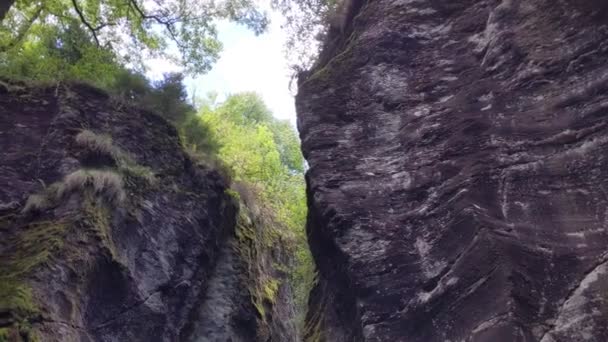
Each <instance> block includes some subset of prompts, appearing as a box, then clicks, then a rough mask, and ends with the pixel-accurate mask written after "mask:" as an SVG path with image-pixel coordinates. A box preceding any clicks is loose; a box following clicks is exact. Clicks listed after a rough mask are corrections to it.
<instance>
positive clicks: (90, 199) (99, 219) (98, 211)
mask: <svg viewBox="0 0 608 342" xmlns="http://www.w3.org/2000/svg"><path fill="white" fill-rule="evenodd" d="M82 213H83V219H82V221H81V224H82V226H83V228H84V229H88V230H90V231H91V232H92V233H93V234H94V235H95V236H97V237H98V238H99V241H101V243H102V246H103V247H106V248H107V249H108V251H109V252H110V255H111V256H112V257H113V258H114V259H115V260H117V259H118V257H117V256H118V254H117V251H116V246H115V245H114V242H113V241H112V237H111V229H112V226H111V218H112V213H111V209H110V208H109V207H108V206H107V205H104V204H103V203H101V202H99V201H96V200H95V195H94V194H93V193H91V192H86V193H85V195H84V201H83V205H82Z"/></svg>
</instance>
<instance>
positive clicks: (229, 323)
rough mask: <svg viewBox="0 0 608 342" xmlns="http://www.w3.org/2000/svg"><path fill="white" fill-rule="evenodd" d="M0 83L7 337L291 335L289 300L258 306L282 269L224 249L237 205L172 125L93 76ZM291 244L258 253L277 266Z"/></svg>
mask: <svg viewBox="0 0 608 342" xmlns="http://www.w3.org/2000/svg"><path fill="white" fill-rule="evenodd" d="M1 89H2V91H1V93H0V146H2V148H1V149H0V160H1V163H0V184H1V187H0V341H9V342H13V341H44V342H55V341H56V342H67V341H83V342H84V341H108V342H109V341H116V342H124V341H146V342H147V341H171V342H174V341H188V340H193V334H195V332H196V331H198V330H200V329H199V326H201V325H205V324H207V325H209V326H211V331H209V334H208V335H207V334H206V335H203V336H197V337H198V338H197V339H195V340H196V341H228V340H229V339H224V338H214V336H228V335H227V334H228V333H226V332H227V331H232V330H236V331H246V332H247V333H246V334H245V335H243V336H244V337H243V338H242V339H239V340H234V341H293V340H294V338H295V337H294V334H295V329H294V328H293V326H292V325H289V324H288V323H289V322H291V318H292V316H290V314H292V313H293V310H292V311H289V310H287V311H279V310H274V309H273V307H274V306H286V307H289V306H290V305H292V304H291V303H290V302H289V301H287V300H286V298H284V297H277V298H274V300H275V301H274V302H272V303H268V304H267V305H268V310H267V312H266V315H265V316H264V317H262V315H260V313H259V312H258V310H257V309H256V307H255V306H254V303H255V302H256V301H257V300H258V297H259V293H256V292H254V291H252V289H254V288H255V286H254V285H255V284H258V283H260V282H262V281H263V280H265V279H268V278H270V277H271V276H272V277H275V278H276V279H277V284H280V285H277V286H278V290H277V291H279V290H280V291H283V292H289V291H290V289H289V287H288V286H289V285H288V283H287V282H286V281H283V280H285V274H281V273H278V272H275V270H274V269H273V268H267V269H266V270H265V271H266V272H267V273H262V272H260V273H256V274H254V273H252V272H248V268H250V267H251V265H250V263H252V262H257V261H258V259H257V258H244V257H243V256H242V255H241V254H235V253H232V254H231V257H227V256H226V255H227V253H226V251H229V250H231V248H233V246H234V245H235V243H234V241H235V240H236V233H237V232H238V227H237V221H238V220H237V217H239V215H240V214H239V207H240V205H239V203H237V201H236V200H235V199H234V198H233V196H231V195H229V194H228V193H227V192H226V189H227V186H228V185H227V183H226V181H225V180H224V179H223V178H222V177H221V176H220V174H219V173H218V172H216V171H214V170H213V169H211V168H209V167H206V166H204V165H202V164H198V163H195V162H194V161H193V160H192V159H191V158H190V157H189V156H188V155H187V154H186V153H185V151H184V150H183V148H182V146H181V144H180V141H179V137H178V134H177V131H176V130H175V128H173V127H172V126H171V125H169V124H168V123H167V122H166V121H165V120H164V119H162V118H160V117H159V116H157V115H155V114H153V113H149V112H146V111H143V110H141V109H137V108H134V107H131V106H128V105H126V104H125V103H122V102H117V101H115V100H114V99H111V98H110V97H108V96H107V95H106V94H105V93H103V92H101V91H99V90H97V89H94V88H91V87H89V86H87V85H83V84H72V85H57V86H39V87H31V86H28V85H25V84H19V83H11V82H9V83H5V84H3V87H2V88H1ZM250 229H251V230H252V231H254V232H255V231H256V230H257V229H266V228H265V227H262V226H259V225H258V226H256V225H253V226H251V227H250ZM237 245H238V244H237ZM281 247H282V246H281V245H278V246H276V247H274V249H266V250H257V252H258V253H259V255H262V256H264V257H265V258H266V259H267V260H268V262H269V263H270V262H274V264H273V265H277V267H279V266H283V265H284V263H286V262H289V257H288V256H285V255H282V259H279V258H272V257H270V256H269V255H280V253H281V252H282V251H281ZM271 272H273V273H271ZM258 275H260V276H264V279H257V278H256V276H258ZM226 279H239V281H240V283H239V285H240V286H241V287H240V288H239V289H238V291H235V288H233V287H231V286H234V284H228V286H222V285H221V284H222V283H223V282H225V281H226ZM271 279H274V278H271ZM218 297H224V300H223V301H214V298H218ZM277 312H281V313H282V314H284V315H283V316H281V317H275V316H274V315H275V313H277ZM219 313H222V315H219ZM222 320H223V321H222ZM209 322H211V323H213V324H208V323H209ZM277 322H278V323H277ZM281 329H282V330H281Z"/></svg>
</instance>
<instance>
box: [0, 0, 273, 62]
mask: <svg viewBox="0 0 608 342" xmlns="http://www.w3.org/2000/svg"><path fill="white" fill-rule="evenodd" d="M11 2H13V3H14V4H13V5H12V6H11V8H10V11H9V12H8V14H7V15H6V16H5V17H4V18H2V16H1V15H0V21H1V24H2V25H1V26H0V51H6V50H8V49H10V48H12V47H15V46H19V45H21V44H22V43H23V42H24V41H28V40H31V37H32V36H37V33H36V29H37V28H40V27H45V28H47V27H49V26H56V27H61V28H63V29H66V28H68V27H73V26H74V25H77V26H78V27H79V28H80V30H81V31H86V34H87V36H89V37H90V39H92V40H93V41H94V42H95V45H96V46H98V47H103V48H104V49H105V50H108V51H110V53H111V54H113V55H115V56H117V57H119V58H120V60H121V62H122V63H129V64H132V65H137V66H140V67H141V66H142V65H143V60H145V59H146V58H149V57H155V56H164V57H166V58H169V59H172V60H175V61H177V62H178V63H179V64H180V65H182V66H184V67H186V69H187V70H188V71H190V72H193V73H203V72H205V71H208V70H209V69H210V67H211V65H212V64H213V63H214V62H215V61H216V60H217V58H218V55H219V51H220V50H221V44H220V42H219V41H218V40H217V32H216V28H215V23H214V20H217V19H227V20H232V21H235V22H237V23H241V24H243V25H246V26H247V27H249V28H250V29H251V30H253V31H254V32H255V33H256V34H259V33H261V32H263V31H264V30H265V29H266V27H267V25H268V18H267V17H266V14H265V13H262V12H260V11H259V10H258V9H257V8H256V6H255V2H254V1H253V0H227V1H222V2H209V1H205V0H190V1H186V0H169V1H145V0H69V1H68V0H47V1H35V0H16V1H15V0H12V1H9V3H11ZM2 6H6V4H5V3H3V5H2ZM0 9H1V8H0ZM172 51H175V53H172Z"/></svg>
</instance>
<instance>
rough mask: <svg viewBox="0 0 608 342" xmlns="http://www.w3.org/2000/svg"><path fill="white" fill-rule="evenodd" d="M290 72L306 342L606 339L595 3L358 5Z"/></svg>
mask: <svg viewBox="0 0 608 342" xmlns="http://www.w3.org/2000/svg"><path fill="white" fill-rule="evenodd" d="M354 8H355V11H356V12H355V13H352V17H353V20H351V22H350V24H349V25H348V27H347V29H346V30H345V32H343V33H334V34H333V35H330V36H329V37H328V41H327V46H326V47H325V49H324V53H323V54H322V55H321V58H320V60H319V63H318V64H317V65H316V66H315V67H314V68H313V70H311V71H310V72H308V73H307V74H305V75H302V76H301V77H300V82H299V94H298V97H297V108H298V126H299V129H300V132H301V138H302V142H303V150H304V153H305V157H306V158H307V160H308V163H309V165H310V170H309V171H308V175H307V181H308V192H309V204H310V216H309V223H308V230H309V239H310V244H311V249H312V251H313V255H314V257H315V260H316V263H317V265H318V268H319V272H320V280H319V284H318V286H317V288H316V289H315V290H314V291H313V294H312V296H311V301H310V312H309V320H308V331H307V337H308V339H309V340H313V341H318V340H321V341H332V342H334V341H425V342H426V341H543V342H548V341H605V340H607V339H608V325H607V324H606V322H607V321H608V310H607V308H608V302H607V301H608V296H607V295H606V293H608V269H607V268H606V267H607V266H606V262H607V261H608V254H607V251H608V247H607V246H608V231H607V229H608V221H607V220H608V216H607V215H608V212H607V210H606V208H607V207H608V199H607V192H606V189H608V174H607V171H606V170H608V160H607V159H606V153H605V151H606V148H607V146H608V128H607V126H606V125H607V121H606V117H607V115H608V96H607V95H606V93H607V91H608V64H607V63H606V60H607V59H608V50H607V49H608V45H607V44H608V27H607V26H606V24H607V22H606V20H605V14H606V7H605V5H604V4H603V2H601V1H550V0H532V1H516V0H503V1H485V0H483V1H479V0H475V1H473V0H471V1H468V0H462V1H416V0H397V1H370V2H365V3H362V4H360V5H359V6H354Z"/></svg>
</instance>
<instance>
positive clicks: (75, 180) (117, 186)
mask: <svg viewBox="0 0 608 342" xmlns="http://www.w3.org/2000/svg"><path fill="white" fill-rule="evenodd" d="M87 189H89V190H92V191H93V194H94V195H95V196H99V197H101V198H103V199H105V200H106V201H107V202H108V203H110V204H113V205H119V204H121V203H122V202H124V200H125V198H126V195H125V191H124V186H123V181H122V177H121V176H120V175H119V174H117V173H115V172H112V171H106V170H84V169H81V170H77V171H75V172H72V173H71V174H69V175H67V176H66V177H65V178H64V179H63V180H62V181H61V182H57V183H54V184H52V185H51V186H49V187H48V188H46V189H45V191H44V192H43V193H41V194H34V195H31V196H30V197H29V198H28V199H27V202H26V203H25V207H24V208H23V210H22V213H23V214H29V213H33V212H42V211H44V210H47V209H50V208H52V207H53V206H56V205H57V204H58V203H59V202H60V201H61V200H63V199H65V198H66V197H68V196H70V195H72V194H73V193H76V192H82V191H85V190H87Z"/></svg>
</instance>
